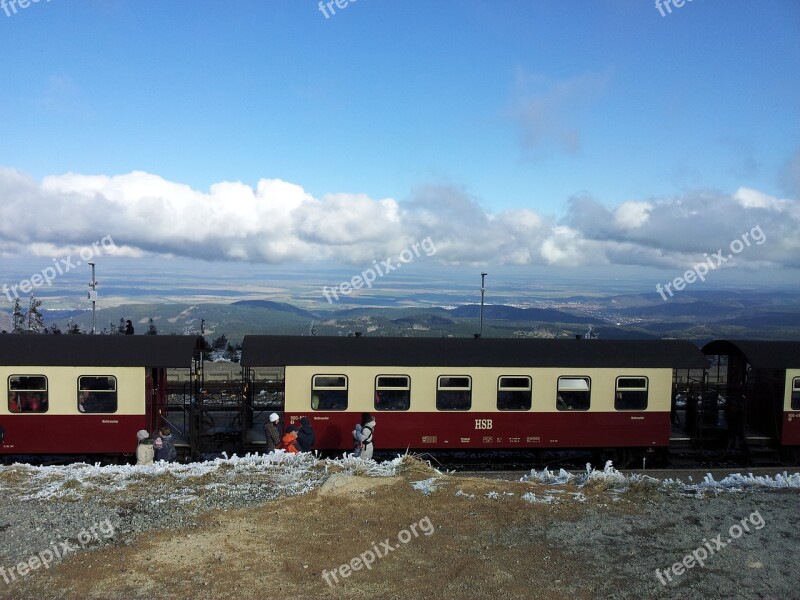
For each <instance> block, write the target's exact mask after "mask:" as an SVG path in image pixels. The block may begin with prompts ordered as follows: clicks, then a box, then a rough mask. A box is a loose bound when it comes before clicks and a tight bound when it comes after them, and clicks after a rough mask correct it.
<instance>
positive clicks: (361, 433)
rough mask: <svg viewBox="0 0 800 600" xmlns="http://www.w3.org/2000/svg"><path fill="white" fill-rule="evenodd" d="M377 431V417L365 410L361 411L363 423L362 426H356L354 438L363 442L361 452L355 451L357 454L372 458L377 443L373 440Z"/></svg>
mask: <svg viewBox="0 0 800 600" xmlns="http://www.w3.org/2000/svg"><path fill="white" fill-rule="evenodd" d="M374 432H375V418H374V417H373V416H372V415H371V414H369V413H367V412H365V413H361V423H360V428H359V425H356V428H355V429H354V430H353V439H354V440H355V442H358V443H360V444H361V453H360V455H359V454H357V453H355V452H354V453H353V454H354V455H355V456H360V457H361V458H372V452H373V450H374V449H375V445H374V444H373V442H372V436H373V433H374Z"/></svg>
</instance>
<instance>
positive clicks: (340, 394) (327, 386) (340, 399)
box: [311, 375, 347, 410]
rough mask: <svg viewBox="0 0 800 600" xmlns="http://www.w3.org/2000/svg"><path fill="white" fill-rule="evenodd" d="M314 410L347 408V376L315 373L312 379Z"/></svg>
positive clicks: (312, 403)
mask: <svg viewBox="0 0 800 600" xmlns="http://www.w3.org/2000/svg"><path fill="white" fill-rule="evenodd" d="M311 408H312V409H313V410H347V376H346V375H314V377H313V378H312V381H311Z"/></svg>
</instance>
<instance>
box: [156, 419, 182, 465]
mask: <svg viewBox="0 0 800 600" xmlns="http://www.w3.org/2000/svg"><path fill="white" fill-rule="evenodd" d="M158 441H160V442H161V443H160V444H158V445H157V446H156V449H155V452H154V457H155V460H163V461H164V462H175V461H176V460H177V459H178V452H177V450H175V440H174V439H173V438H172V431H170V429H169V427H162V428H161V436H160V437H159V439H158Z"/></svg>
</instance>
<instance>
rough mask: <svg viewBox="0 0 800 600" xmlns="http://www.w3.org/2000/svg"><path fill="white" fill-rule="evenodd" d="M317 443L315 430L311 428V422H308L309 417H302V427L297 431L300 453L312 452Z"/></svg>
mask: <svg viewBox="0 0 800 600" xmlns="http://www.w3.org/2000/svg"><path fill="white" fill-rule="evenodd" d="M316 441H317V437H316V434H315V433H314V428H313V427H311V421H309V420H308V417H301V418H300V427H299V429H298V430H297V447H298V448H299V449H300V452H311V448H313V447H314V444H315V443H316Z"/></svg>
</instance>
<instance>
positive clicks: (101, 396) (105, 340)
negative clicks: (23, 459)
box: [0, 334, 199, 456]
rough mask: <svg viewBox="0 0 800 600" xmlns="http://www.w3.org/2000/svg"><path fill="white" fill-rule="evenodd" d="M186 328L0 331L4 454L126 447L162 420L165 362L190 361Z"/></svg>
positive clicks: (191, 342)
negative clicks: (165, 331)
mask: <svg viewBox="0 0 800 600" xmlns="http://www.w3.org/2000/svg"><path fill="white" fill-rule="evenodd" d="M198 340H199V338H196V337H192V336H123V335H13V334H7V335H2V336H0V381H2V384H3V385H5V386H6V392H7V398H6V400H5V401H3V402H0V456H2V455H42V454H47V455H115V454H131V453H133V452H134V450H135V447H136V431H138V430H139V429H146V430H148V431H153V429H155V428H156V427H158V426H161V425H163V424H164V420H163V418H164V416H165V413H166V406H167V402H168V397H167V368H171V367H180V368H186V369H192V368H193V361H194V360H195V359H196V357H197V354H196V349H197V348H198Z"/></svg>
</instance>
